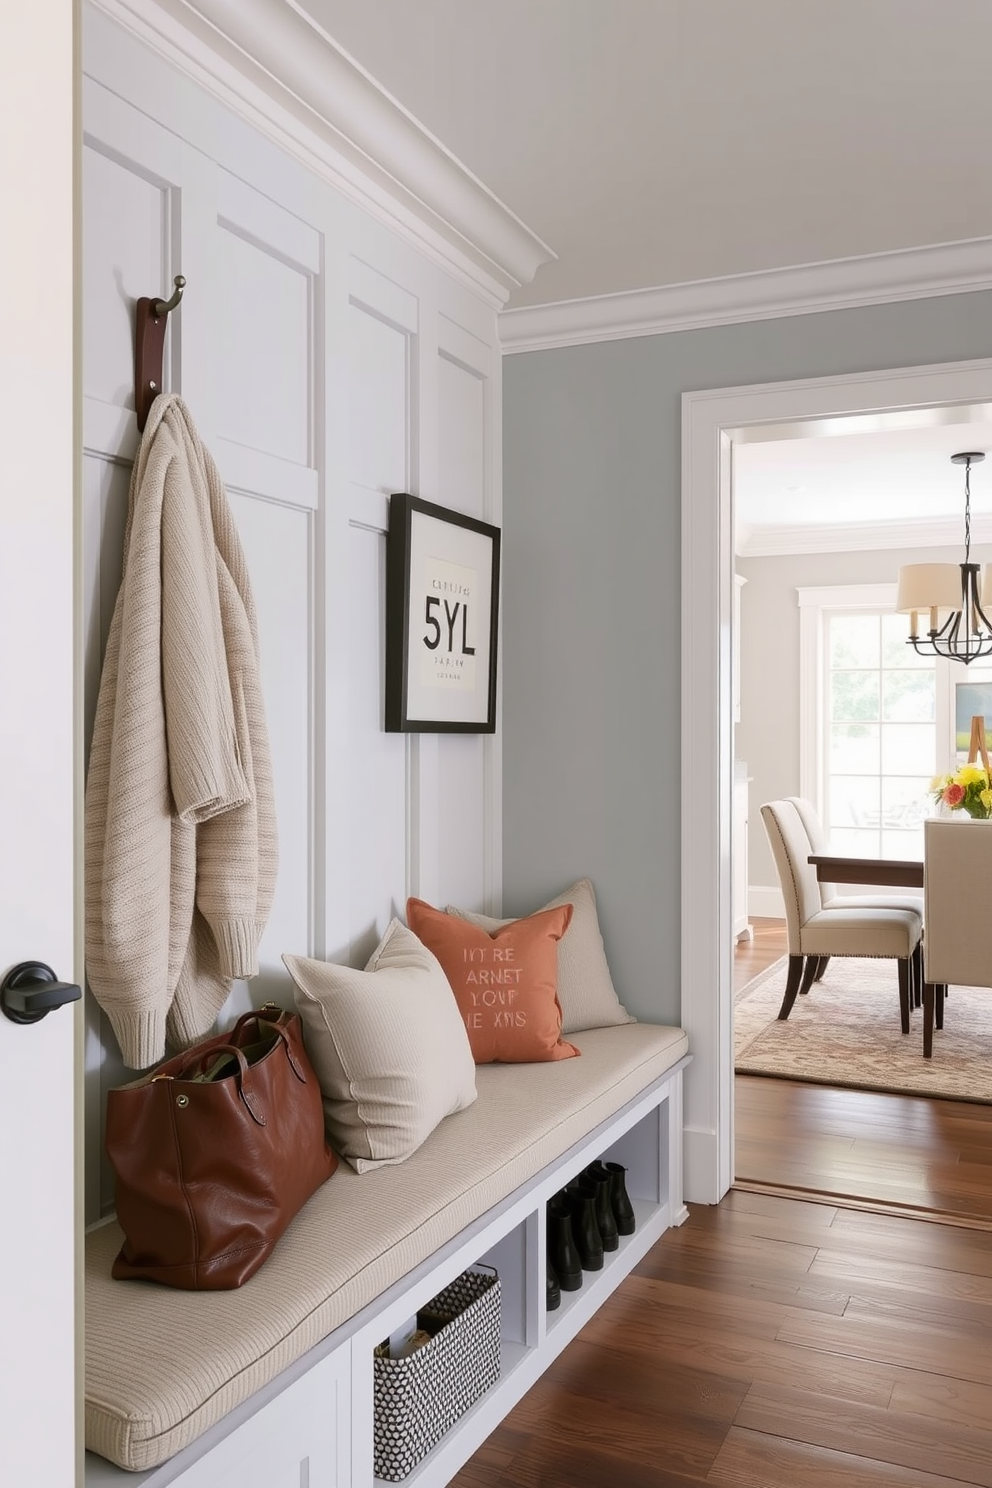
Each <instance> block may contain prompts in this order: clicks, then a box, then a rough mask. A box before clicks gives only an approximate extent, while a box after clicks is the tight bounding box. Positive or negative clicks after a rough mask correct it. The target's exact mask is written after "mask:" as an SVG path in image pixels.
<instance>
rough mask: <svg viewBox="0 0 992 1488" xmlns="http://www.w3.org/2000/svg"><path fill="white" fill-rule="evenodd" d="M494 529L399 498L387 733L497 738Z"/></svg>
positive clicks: (389, 584) (391, 546)
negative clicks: (466, 735)
mask: <svg viewBox="0 0 992 1488" xmlns="http://www.w3.org/2000/svg"><path fill="white" fill-rule="evenodd" d="M499 540H500V531H499V528H498V527H492V526H490V525H489V523H488V522H480V521H478V520H477V519H476V518H475V517H467V516H464V515H463V513H461V512H456V511H450V510H449V509H448V508H447V507H443V506H435V505H434V503H433V502H430V501H421V499H420V497H419V496H410V495H407V494H406V493H405V492H398V493H397V494H395V495H393V496H390V498H389V532H388V535H387V538H386V728H387V730H388V731H389V732H391V733H398V732H406V733H463V734H491V733H494V732H495V730H496V642H497V616H498V610H499Z"/></svg>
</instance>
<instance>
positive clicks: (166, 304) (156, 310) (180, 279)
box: [152, 274, 186, 320]
mask: <svg viewBox="0 0 992 1488" xmlns="http://www.w3.org/2000/svg"><path fill="white" fill-rule="evenodd" d="M172 282H173V284H174V285H175V286H176V287H175V289H174V291H173V293H172V295H171V297H170V298H169V299H167V300H156V301H155V303H154V305H153V306H152V314H153V315H154V316H155V318H156V319H157V320H161V318H162V316H163V315H168V313H169V311H170V310H175V308H176V306H177V305H178V304H179V301H180V300H181V299H182V297H183V290H184V289H185V288H186V278H185V276H184V275H183V274H177V275H176V277H175V279H173V281H172Z"/></svg>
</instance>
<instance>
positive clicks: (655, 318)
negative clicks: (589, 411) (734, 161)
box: [499, 238, 992, 353]
mask: <svg viewBox="0 0 992 1488" xmlns="http://www.w3.org/2000/svg"><path fill="white" fill-rule="evenodd" d="M979 289H992V238H970V239H967V240H966V241H962V242H958V243H937V244H933V245H931V246H929V247H924V248H905V249H900V250H898V251H896V252H892V253H872V254H867V255H865V256H864V257H861V258H838V259H833V260H831V261H829V262H825V263H814V264H798V265H796V266H794V267H791V268H782V269H762V270H760V271H758V272H756V273H750V274H734V275H729V276H727V277H725V278H720V279H697V280H693V281H692V282H691V283H686V284H667V285H662V286H660V287H659V288H657V289H639V290H632V291H630V292H629V293H625V294H610V295H600V296H597V297H595V298H592V299H584V300H561V301H559V302H558V303H556V304H547V305H530V306H523V307H521V308H520V309H518V310H512V309H511V310H504V311H502V313H501V314H500V317H499V333H500V341H501V343H502V347H503V351H504V353H509V352H519V351H537V350H541V349H545V348H551V347H560V346H582V345H588V344H589V343H592V342H596V341H619V340H624V339H626V338H627V337H630V336H651V335H658V334H661V333H663V332H667V331H694V330H700V329H702V328H703V327H705V326H720V325H735V324H738V323H740V322H742V321H749V320H773V319H777V318H778V317H780V316H783V315H807V314H811V313H813V312H816V311H820V310H850V309H855V308H857V307H858V306H862V305H882V304H887V303H891V302H893V301H897V300H918V299H926V298H928V297H930V296H933V295H946V294H960V293H962V292H964V291H968V290H979Z"/></svg>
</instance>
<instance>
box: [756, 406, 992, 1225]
mask: <svg viewBox="0 0 992 1488" xmlns="http://www.w3.org/2000/svg"><path fill="white" fill-rule="evenodd" d="M846 422H847V424H848V427H847V428H846V429H845V430H843V431H839V430H837V429H834V430H831V431H830V432H829V433H828V432H826V431H824V430H819V431H817V430H815V429H813V428H811V426H810V424H809V423H807V424H806V425H805V426H804V427H802V428H795V427H794V428H793V429H791V430H789V429H788V428H786V427H784V426H782V425H779V426H777V427H775V428H774V429H772V430H753V431H750V433H749V436H748V438H747V439H746V440H745V441H744V442H743V443H742V445H741V447H740V448H739V449H737V450H736V451H735V466H734V503H735V531H736V562H735V569H736V575H737V578H738V584H737V594H738V596H739V617H740V618H739V631H738V636H737V641H736V643H735V659H736V657H737V655H738V654H739V663H738V664H739V673H738V678H737V685H738V689H739V692H738V697H739V702H738V704H737V707H736V709H735V728H734V745H735V748H734V753H735V758H736V759H737V760H738V761H740V762H741V763H740V764H739V765H738V773H739V774H740V775H743V776H744V777H745V778H746V780H747V790H748V809H747V812H746V821H747V828H746V831H747V840H746V851H745V861H746V863H747V882H746V905H745V907H744V908H743V909H741V908H740V906H739V904H738V897H739V893H740V891H738V895H737V896H735V914H734V922H735V923H734V932H735V944H734V991H735V1005H734V1041H735V1071H736V1075H735V1120H736V1130H735V1138H736V1141H735V1149H736V1161H735V1173H736V1178H735V1182H736V1183H737V1184H738V1186H740V1185H744V1186H747V1185H748V1184H749V1183H755V1184H758V1185H759V1186H760V1185H765V1184H769V1183H771V1184H772V1186H773V1187H774V1186H775V1184H776V1183H778V1184H779V1185H781V1186H782V1188H783V1191H788V1190H789V1189H790V1188H792V1187H797V1186H798V1187H801V1188H803V1189H804V1190H805V1189H810V1188H811V1189H813V1190H820V1189H822V1190H823V1191H824V1192H836V1191H837V1190H838V1186H839V1187H840V1189H841V1190H843V1191H848V1190H849V1191H850V1194H851V1195H852V1196H853V1197H856V1198H858V1199H859V1201H868V1202H879V1203H881V1204H883V1205H885V1204H892V1205H896V1206H900V1205H902V1206H905V1207H908V1208H909V1209H913V1208H915V1207H923V1208H925V1209H927V1210H928V1211H933V1212H941V1211H947V1212H948V1213H959V1212H964V1213H972V1214H974V1215H976V1216H977V1215H979V1214H985V1215H986V1217H987V1218H992V1203H990V1201H989V1200H988V1198H987V1197H986V1189H987V1187H988V1185H987V1178H988V1168H987V1166H986V1165H985V1164H984V1161H983V1162H980V1163H979V1164H978V1169H977V1173H976V1171H975V1170H974V1163H973V1161H972V1157H973V1154H974V1150H975V1147H976V1131H978V1132H982V1133H983V1136H982V1139H981V1142H980V1143H979V1149H981V1148H983V1147H984V1145H985V1142H984V1137H985V1136H986V1135H989V1134H990V1132H989V1128H990V1127H992V1104H990V1102H992V1079H990V1078H989V1077H988V1075H987V1071H988V1070H989V1069H992V1064H990V1062H989V1056H990V1055H992V1018H990V1017H989V1016H988V1011H989V1000H988V999H989V997H990V995H992V994H990V992H989V990H988V989H986V988H983V987H982V986H981V985H980V984H979V980H978V978H979V977H980V976H981V975H982V974H983V972H982V971H981V970H980V969H979V972H978V975H976V977H975V984H974V985H972V984H971V982H970V981H969V980H962V979H961V978H960V976H959V975H958V973H959V970H960V969H959V968H958V967H953V968H952V972H950V973H948V978H947V1006H946V1010H945V1008H944V1005H943V1004H944V983H943V982H942V981H941V980H940V979H939V977H938V975H937V972H936V971H935V972H934V974H933V979H932V980H931V981H930V983H929V984H928V983H927V982H926V980H925V978H924V976H923V972H922V957H923V945H925V943H926V937H925V936H924V937H923V944H922V945H921V946H920V947H919V950H918V952H917V955H918V959H919V963H920V964H919V968H918V969H917V970H916V973H915V978H916V980H915V983H914V984H913V986H912V990H911V992H910V993H909V997H908V1003H909V1006H908V1008H907V1010H906V1011H907V1013H908V1017H904V1016H902V1013H903V1008H902V1004H901V998H900V979H899V974H898V958H895V959H891V958H890V957H889V955H888V954H886V953H883V954H876V953H875V952H871V953H870V954H868V955H862V956H857V955H852V954H850V951H845V950H844V948H843V946H844V942H843V937H841V938H840V940H838V939H837V932H838V929H839V926H838V923H837V922H836V920H835V921H833V922H830V921H828V928H829V929H830V930H831V931H833V933H834V936H835V939H834V941H833V942H831V944H834V945H837V946H839V947H840V949H836V950H834V951H833V954H832V955H830V956H829V959H827V958H826V957H825V956H823V955H817V956H812V955H809V954H807V955H803V956H802V957H801V958H799V950H800V949H801V948H802V947H800V946H799V945H798V944H797V945H795V946H793V945H790V935H789V925H788V922H787V921H788V916H787V912H786V903H785V898H784V895H783V881H782V877H781V874H780V872H779V870H778V868H777V866H776V861H775V854H774V851H773V846H772V843H771V841H770V838H769V834H768V831H767V828H766V823H765V822H764V820H763V816H762V810H761V808H762V807H763V806H765V805H767V804H768V803H770V802H776V801H782V800H788V799H790V798H791V799H796V798H798V799H799V800H800V801H802V802H805V803H806V806H807V810H808V812H810V813H812V817H813V823H812V829H811V832H808V833H807V835H808V836H809V838H810V840H809V841H808V842H807V843H806V849H807V850H806V851H804V852H801V854H800V848H801V845H802V844H801V843H800V844H799V846H797V847H796V853H797V855H801V857H802V859H803V860H804V861H803V863H802V870H803V872H804V873H805V875H806V876H807V879H812V885H813V886H812V889H811V893H813V894H814V895H816V896H817V897H818V898H819V901H820V903H819V904H818V905H817V906H815V907H814V913H816V912H819V910H820V909H821V908H825V912H826V913H830V912H833V913H834V914H835V915H836V914H837V912H838V911H840V912H841V917H843V915H844V914H845V913H846V914H847V915H848V916H850V914H851V911H852V908H853V909H854V911H855V914H856V915H860V916H862V917H864V916H865V915H867V914H868V913H869V908H868V907H867V906H870V905H871V904H872V903H873V902H875V901H877V902H878V903H880V904H882V905H889V906H890V907H889V908H888V909H886V910H885V911H884V912H885V913H887V914H889V915H890V916H891V914H892V913H894V910H893V909H892V908H891V906H894V905H898V906H900V907H901V909H902V911H903V912H904V913H912V911H913V909H914V908H916V909H918V910H919V911H922V909H923V898H924V893H925V888H924V867H923V864H924V851H925V838H926V834H927V831H928V826H927V824H928V823H929V822H938V823H940V826H941V827H943V826H945V825H951V824H953V825H954V826H960V825H963V824H967V823H974V822H976V821H982V820H985V819H986V818H987V817H988V816H989V814H990V808H992V795H990V796H989V798H988V801H987V802H984V803H983V802H982V800H981V791H982V790H983V789H984V790H987V789H988V788H989V778H988V775H987V774H984V773H983V772H985V771H987V768H988V766H987V761H986V760H985V759H984V758H983V756H982V754H981V752H980V751H981V747H982V745H983V743H984V741H983V739H982V737H981V730H983V729H987V730H988V732H989V734H990V736H992V656H988V655H987V650H992V642H990V643H989V644H988V646H987V648H986V649H984V650H983V649H981V643H980V642H978V643H976V645H977V647H978V654H975V655H969V656H968V659H967V663H966V664H964V665H963V664H962V661H963V660H964V658H963V656H961V655H955V654H954V651H953V649H949V648H947V647H944V648H943V654H939V653H940V650H941V648H940V647H939V646H938V647H934V646H933V645H931V644H930V642H929V635H928V632H929V630H930V629H931V628H932V627H931V621H932V619H933V618H934V613H932V612H930V611H929V609H928V608H924V609H923V610H922V613H920V614H918V616H914V615H913V614H912V613H910V612H906V613H903V612H902V611H901V608H900V600H901V599H902V598H905V596H904V595H901V594H900V580H901V578H903V579H905V578H906V576H907V571H908V577H909V579H912V578H913V576H914V575H913V570H916V571H917V574H916V576H917V577H919V572H920V571H921V570H923V569H924V568H925V567H929V568H937V567H939V568H941V569H942V570H943V576H944V579H945V581H946V580H947V579H948V577H949V576H956V575H958V574H960V572H961V564H962V562H963V561H964V562H968V563H970V564H971V565H972V566H973V567H975V568H976V569H977V584H978V586H979V587H978V591H977V599H978V609H979V611H980V609H981V589H980V585H981V579H982V578H983V577H984V572H983V565H984V561H985V559H986V557H988V556H992V463H990V464H989V465H987V466H986V467H985V468H984V469H982V468H981V464H982V462H981V460H980V459H979V458H978V455H979V454H981V453H983V452H984V451H983V446H984V448H986V449H987V448H992V423H990V421H989V410H988V409H987V408H986V407H985V406H981V407H979V406H972V407H970V408H959V409H948V408H943V409H939V410H930V411H929V413H927V412H921V413H920V414H919V415H918V416H917V418H916V419H915V421H914V422H915V425H916V426H915V427H913V428H907V427H902V428H899V429H889V430H883V429H880V428H878V427H877V422H876V426H875V427H870V426H868V424H867V423H866V424H865V425H864V426H862V427H861V428H857V427H855V421H853V420H850V421H846ZM962 452H972V453H973V454H974V455H975V458H974V459H973V460H971V461H969V462H968V463H967V464H966V463H965V462H964V461H963V460H960V459H959V460H954V458H953V457H954V456H955V455H960V454H961V453H962ZM962 476H965V477H967V489H966V487H965V481H964V480H962ZM972 544H973V551H970V549H971V545H972ZM966 548H967V549H968V550H967V551H966ZM931 577H932V576H931ZM958 582H959V583H960V580H958ZM909 592H910V596H911V591H909ZM987 592H988V593H989V594H990V596H992V584H990V586H989V590H988V591H987ZM958 608H959V609H960V608H961V607H960V606H959V607H958ZM937 613H939V624H940V625H941V626H942V625H944V623H945V621H946V620H947V618H948V613H949V612H948V611H947V610H941V611H939V612H937ZM965 618H966V620H971V619H972V618H973V612H972V613H968V614H967V615H966V617H965ZM959 628H960V627H959ZM913 629H915V630H917V631H918V632H920V634H921V635H922V644H920V645H918V646H913V645H911V644H909V637H910V632H911V630H913ZM987 629H989V630H992V627H987ZM959 650H960V646H959ZM973 720H974V722H973ZM959 792H960V799H958V793H959ZM969 792H970V794H969ZM966 795H967V801H966V799H965V798H966ZM807 826H809V823H807ZM937 830H938V832H939V831H940V828H938V829H937ZM948 838H949V834H948V833H946V832H945V833H944V840H943V844H942V846H945V847H946V848H947V850H949V851H952V852H953V856H952V857H951V858H949V859H947V860H946V861H945V862H944V864H943V867H942V870H941V882H942V883H943V885H944V886H945V888H946V886H947V885H948V884H949V883H950V882H951V881H952V880H953V883H954V885H955V891H954V892H948V893H945V895H944V896H943V898H944V900H945V901H947V902H946V903H941V905H940V910H941V915H942V917H943V916H945V915H946V912H947V909H948V905H949V906H950V909H951V910H952V911H953V910H954V907H955V904H956V902H957V901H959V900H960V899H961V897H962V896H961V894H960V893H959V892H957V887H958V886H959V884H960V874H961V873H962V872H963V873H964V875H965V879H966V881H968V882H972V881H974V882H976V883H977V882H981V881H982V878H981V869H980V865H979V864H978V863H977V862H976V864H974V865H972V866H971V867H970V868H968V869H964V870H962V869H961V868H960V865H959V863H958V860H959V859H960V857H961V851H960V845H961V844H967V845H968V847H969V848H970V847H971V845H972V844H973V843H974V844H975V845H976V847H977V849H978V850H979V851H982V850H984V849H985V844H986V841H987V842H988V843H989V850H990V852H992V834H986V833H985V832H984V831H983V830H982V828H981V827H979V828H978V831H977V836H975V834H973V833H971V832H968V831H967V827H965V832H964V835H963V836H954V837H950V838H949V842H948ZM803 840H805V839H803ZM738 851H739V845H738ZM811 860H812V861H811ZM788 883H789V885H790V893H791V892H792V884H793V880H792V878H791V877H790V878H789V879H788ZM921 917H922V915H921ZM980 919H981V914H980V912H979V914H978V916H977V920H980ZM975 921H976V917H975V916H974V914H973V920H972V923H973V924H974V925H975V928H976V929H977V928H978V927H977V924H976V923H975ZM934 923H935V924H936V920H935V921H934ZM861 928H862V929H863V928H864V927H861ZM888 929H889V931H891V926H889V927H888ZM873 933H874V932H873ZM952 940H953V941H955V942H960V941H961V940H964V941H965V942H966V943H975V942H976V936H975V934H974V933H971V931H970V930H969V928H968V927H967V926H966V927H965V933H964V934H963V935H962V930H961V925H960V923H958V924H956V925H955V927H954V932H953V937H952ZM809 943H810V936H809V932H807V935H806V940H805V945H807V946H808V944H809ZM936 943H937V942H936V938H935V937H932V939H931V945H932V946H933V945H936ZM813 944H814V945H816V944H818V943H817V942H816V940H815V937H814V940H813ZM855 948H856V946H855ZM790 953H791V954H790ZM980 954H981V953H980V951H978V950H976V955H980ZM794 957H795V958H797V959H793V958H794ZM817 963H819V965H817ZM938 969H939V968H938ZM790 970H792V971H794V972H795V975H796V977H797V978H798V980H797V981H796V985H795V986H794V987H792V988H790V987H789V982H790ZM956 976H958V980H957V981H956V980H955V977H956ZM928 985H929V1007H928V1005H927V1003H928V995H927V987H928ZM800 987H801V988H802V990H800ZM787 992H791V996H790V997H788V998H787ZM786 1001H788V1002H789V1011H788V1015H787V1016H786V1017H783V1016H782V1012H783V1008H784V1005H785V1003H786ZM907 1023H908V1031H906V1032H904V1031H903V1028H904V1027H905V1026H906V1024H907ZM924 1043H926V1044H927V1049H926V1052H925V1051H924ZM957 1128H960V1129H959V1130H958V1134H957V1135H949V1132H952V1130H955V1129H957ZM949 1154H953V1158H951V1157H950V1156H949ZM935 1164H936V1168H939V1170H940V1171H939V1172H937V1171H936V1169H935V1166H934V1165H935ZM959 1190H962V1192H959Z"/></svg>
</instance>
